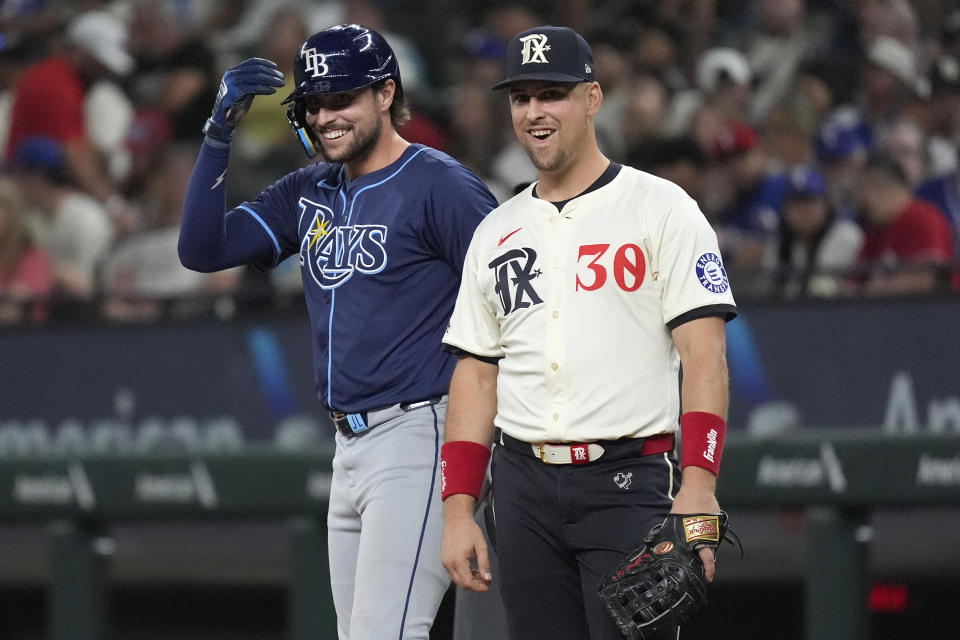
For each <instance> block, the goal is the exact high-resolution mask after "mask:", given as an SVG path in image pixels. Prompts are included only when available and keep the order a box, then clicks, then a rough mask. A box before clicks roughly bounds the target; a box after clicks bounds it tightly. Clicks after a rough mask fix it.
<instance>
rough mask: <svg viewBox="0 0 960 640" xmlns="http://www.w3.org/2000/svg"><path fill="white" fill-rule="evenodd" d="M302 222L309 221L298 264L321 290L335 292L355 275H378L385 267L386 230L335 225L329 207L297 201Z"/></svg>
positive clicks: (371, 225) (306, 200) (357, 225)
mask: <svg viewBox="0 0 960 640" xmlns="http://www.w3.org/2000/svg"><path fill="white" fill-rule="evenodd" d="M299 205H300V210H301V220H303V219H306V220H309V221H310V225H309V227H308V229H307V233H306V234H305V235H304V236H303V239H302V240H301V241H300V265H301V266H302V267H303V269H304V271H305V272H306V273H309V274H310V277H311V278H313V281H314V282H316V283H317V285H318V286H320V287H321V288H323V289H335V288H337V287H339V286H340V285H342V284H343V283H344V282H346V281H347V280H349V279H350V278H351V276H353V274H354V273H355V272H360V273H366V274H369V273H379V272H380V271H383V269H384V268H385V267H386V266H387V249H386V243H387V227H386V225H382V224H356V225H339V226H334V214H333V211H332V210H331V209H330V207H328V206H326V205H322V204H318V203H316V202H313V201H311V200H308V199H307V198H303V197H301V198H300V202H299Z"/></svg>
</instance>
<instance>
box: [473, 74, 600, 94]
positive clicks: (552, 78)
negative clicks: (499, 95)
mask: <svg viewBox="0 0 960 640" xmlns="http://www.w3.org/2000/svg"><path fill="white" fill-rule="evenodd" d="M527 80H540V81H545V82H571V83H575V84H579V83H581V82H593V80H587V79H586V78H581V77H578V76H572V75H569V74H566V73H556V72H545V71H531V72H530V73H520V74H517V75H515V76H511V77H509V78H506V79H504V80H501V81H500V82H498V83H497V84H495V85H493V86H492V87H490V90H491V91H498V90H500V89H505V88H507V87H509V86H510V85H511V84H513V83H514V82H524V81H527Z"/></svg>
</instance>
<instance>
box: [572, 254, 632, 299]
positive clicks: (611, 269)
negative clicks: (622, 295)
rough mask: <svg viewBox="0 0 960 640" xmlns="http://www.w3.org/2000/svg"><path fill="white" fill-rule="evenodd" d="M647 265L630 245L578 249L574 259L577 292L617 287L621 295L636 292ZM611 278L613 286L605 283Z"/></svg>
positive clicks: (610, 283)
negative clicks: (575, 261)
mask: <svg viewBox="0 0 960 640" xmlns="http://www.w3.org/2000/svg"><path fill="white" fill-rule="evenodd" d="M646 271H647V262H646V260H645V259H644V257H643V251H641V250H640V247H638V246H637V245H635V244H633V243H627V244H622V245H620V246H619V247H611V245H610V244H584V245H580V251H579V253H578V255H577V283H576V290H577V291H596V290H597V289H600V288H602V287H604V286H617V287H620V289H622V290H623V291H636V290H637V289H639V288H640V285H642V284H643V277H644V275H645V274H646ZM611 277H612V278H613V280H612V282H609V284H608V281H609V280H610V278H611Z"/></svg>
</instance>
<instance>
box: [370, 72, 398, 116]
mask: <svg viewBox="0 0 960 640" xmlns="http://www.w3.org/2000/svg"><path fill="white" fill-rule="evenodd" d="M396 93H397V83H396V82H394V80H393V78H387V79H386V80H384V81H383V84H377V85H375V86H374V96H375V97H376V98H377V106H378V107H379V108H380V111H389V110H390V105H392V104H393V98H394V96H395V95H396Z"/></svg>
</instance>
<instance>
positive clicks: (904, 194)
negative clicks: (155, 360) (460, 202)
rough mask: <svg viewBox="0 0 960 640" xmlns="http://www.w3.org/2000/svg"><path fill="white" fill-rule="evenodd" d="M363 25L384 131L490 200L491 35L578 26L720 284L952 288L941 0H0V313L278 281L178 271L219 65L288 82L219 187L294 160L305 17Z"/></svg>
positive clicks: (294, 276) (514, 147) (112, 304)
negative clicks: (694, 211)
mask: <svg viewBox="0 0 960 640" xmlns="http://www.w3.org/2000/svg"><path fill="white" fill-rule="evenodd" d="M342 22H358V23H361V24H365V25H367V26H370V27H373V28H374V29H376V30H378V31H380V32H381V33H383V34H384V35H385V36H386V38H387V39H388V41H389V42H390V43H391V45H392V46H393V48H394V49H395V51H396V53H397V56H398V58H399V62H400V67H401V75H402V78H403V85H404V88H405V90H406V92H407V94H408V96H409V98H410V100H411V103H412V107H413V118H412V119H411V121H410V123H409V124H407V125H405V126H404V127H403V128H402V129H401V134H402V135H403V136H404V137H405V138H407V139H408V140H410V141H412V142H422V143H424V144H428V145H430V146H433V147H436V148H438V149H441V150H444V151H446V152H448V153H450V154H451V155H453V156H455V157H456V158H458V159H459V160H461V161H462V162H464V163H465V164H466V165H468V166H469V167H470V168H471V169H473V170H474V171H475V172H476V173H477V174H478V175H480V176H481V177H482V178H483V179H484V180H485V181H486V182H487V184H488V185H489V186H490V188H491V190H492V191H493V192H494V194H495V195H496V196H497V197H498V198H499V199H500V200H501V201H502V200H505V199H507V198H509V197H510V196H511V195H512V194H513V193H515V192H516V190H517V189H518V188H520V187H521V186H523V185H526V184H528V183H529V181H530V180H532V179H534V177H535V171H534V169H533V167H532V165H531V164H530V163H529V161H528V160H527V158H526V156H525V154H524V152H523V151H522V149H521V148H520V147H519V145H518V144H517V143H516V141H515V139H514V136H513V132H512V129H511V125H510V118H509V116H508V107H507V101H506V98H505V97H504V95H503V94H502V93H494V92H492V91H490V90H489V87H490V86H491V85H493V84H494V83H496V82H497V81H498V80H499V79H500V78H501V77H502V63H503V55H504V49H505V42H506V41H507V40H508V39H509V37H510V36H511V35H513V34H514V33H516V32H518V31H521V30H523V29H527V28H530V27H534V26H537V25H540V24H546V23H550V24H564V25H568V26H571V27H574V28H576V29H577V30H579V31H580V32H581V33H583V34H584V35H585V36H586V37H587V39H588V40H589V41H590V43H591V44H592V46H593V51H594V57H595V63H596V73H597V77H598V80H599V82H600V84H601V86H602V88H603V92H604V106H603V109H602V111H601V113H600V114H599V116H598V117H597V122H596V125H597V127H596V128H597V132H598V137H599V142H600V146H601V148H602V149H603V151H604V153H605V154H606V155H607V156H608V157H610V158H611V159H613V160H615V161H618V162H621V163H626V164H631V165H633V166H636V167H638V168H640V169H643V170H645V171H649V172H651V173H654V174H656V175H659V176H662V177H664V178H667V179H669V180H672V181H674V182H676V183H678V184H679V185H680V186H682V187H683V188H684V189H685V190H686V191H687V192H688V193H689V194H690V195H691V196H692V197H694V198H695V199H696V200H697V202H698V203H699V204H700V207H701V209H702V210H703V212H704V214H705V215H706V216H707V217H708V218H709V219H710V221H711V223H712V225H713V226H714V228H715V229H716V231H717V234H718V236H719V238H720V246H721V251H722V252H723V254H724V255H723V257H724V261H725V263H726V265H727V269H728V272H729V274H730V278H731V281H732V283H733V285H734V287H735V289H734V290H735V291H736V293H737V295H738V297H741V298H746V297H775V298H787V299H797V298H809V297H837V296H881V295H927V294H941V293H944V292H953V293H956V292H957V291H958V290H960V275H958V270H957V258H958V256H960V162H958V147H960V5H958V3H957V2H951V1H948V0H939V1H938V0H914V1H912V2H911V1H908V0H859V1H857V0H571V1H569V2H563V3H547V2H523V3H520V2H503V1H480V0H475V1H469V0H464V1H457V0H412V1H406V2H402V1H400V0H339V1H338V0H328V1H322V0H299V1H295V0H114V1H109V2H107V1H94V0H79V1H77V0H74V1H67V0H31V1H23V0H16V1H14V0H8V1H0V153H2V154H3V155H2V158H0V161H2V165H0V324H10V323H17V322H43V321H44V320H46V319H48V318H50V317H51V315H55V314H56V313H57V310H58V309H63V308H69V309H77V308H82V309H85V310H86V311H87V312H93V313H95V314H96V315H98V316H101V317H102V316H106V317H109V318H113V319H117V320H127V321H129V320H149V319H153V318H156V317H158V314H161V313H162V312H163V310H164V309H166V308H167V307H165V306H164V301H168V300H170V299H178V300H181V301H182V300H194V301H201V300H215V299H222V297H223V296H229V297H232V298H257V299H260V300H262V299H264V298H263V297H264V296H269V295H273V294H286V293H292V292H296V291H297V290H299V288H300V286H301V285H300V274H299V265H297V264H296V261H293V260H288V261H286V263H284V264H282V265H280V267H279V268H278V269H276V270H274V271H273V272H270V273H269V274H262V273H259V272H256V271H254V270H252V269H248V268H238V269H234V270H231V271H227V272H222V273H218V274H200V273H195V272H192V271H188V270H186V269H185V268H183V267H182V266H181V265H180V263H179V260H178V258H177V251H176V244H177V236H178V225H179V220H180V209H181V205H182V200H183V194H184V191H185V189H186V183H187V181H188V179H189V176H190V172H191V169H192V166H193V161H194V159H195V156H196V153H197V150H198V148H199V144H200V141H201V137H202V134H201V133H200V128H201V126H202V125H203V122H204V120H205V119H206V117H207V116H208V115H209V112H210V107H211V105H212V103H213V100H214V97H215V95H216V92H217V88H218V85H219V81H220V77H221V75H222V73H223V71H224V70H225V69H226V68H228V67H229V66H231V65H233V64H235V63H237V62H239V61H241V60H243V59H245V58H247V57H250V56H259V57H264V58H269V59H271V60H274V61H275V62H277V64H278V65H279V67H280V69H281V71H283V72H284V73H285V75H286V76H287V86H286V87H284V88H282V89H280V90H279V91H278V92H277V93H276V94H275V95H274V96H262V97H258V98H257V99H256V100H255V101H254V103H253V107H252V108H251V110H250V112H249V113H248V114H247V116H246V118H245V120H244V122H243V123H242V125H241V126H240V127H239V129H238V133H237V136H236V138H235V143H234V145H233V150H232V155H231V165H230V171H229V175H228V182H227V190H228V203H227V204H228V205H230V206H233V205H235V204H239V203H240V202H241V201H243V200H246V199H252V198H254V197H255V196H256V195H257V194H258V193H259V192H260V190H262V189H263V188H264V187H266V186H267V185H269V184H270V183H271V182H273V181H274V180H276V179H277V178H279V177H280V176H281V175H283V174H284V173H286V172H288V171H293V170H295V169H297V168H298V167H300V166H303V165H304V164H305V163H306V162H308V159H307V158H306V156H305V155H304V154H303V152H302V150H301V148H300V145H299V144H297V143H296V141H295V139H294V137H293V133H292V132H291V131H290V128H289V125H288V124H287V122H286V120H285V118H284V115H283V108H282V107H281V106H280V101H281V100H282V99H283V98H284V97H286V95H288V94H289V93H290V91H291V90H292V81H293V79H292V62H293V59H294V55H295V54H296V51H297V49H298V48H299V45H300V44H301V42H302V41H303V40H305V39H306V37H307V36H308V35H309V34H311V33H313V32H315V31H317V30H319V29H322V28H324V27H326V26H329V25H332V24H337V23H342Z"/></svg>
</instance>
